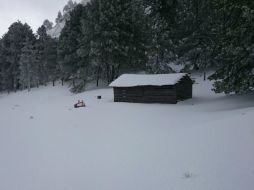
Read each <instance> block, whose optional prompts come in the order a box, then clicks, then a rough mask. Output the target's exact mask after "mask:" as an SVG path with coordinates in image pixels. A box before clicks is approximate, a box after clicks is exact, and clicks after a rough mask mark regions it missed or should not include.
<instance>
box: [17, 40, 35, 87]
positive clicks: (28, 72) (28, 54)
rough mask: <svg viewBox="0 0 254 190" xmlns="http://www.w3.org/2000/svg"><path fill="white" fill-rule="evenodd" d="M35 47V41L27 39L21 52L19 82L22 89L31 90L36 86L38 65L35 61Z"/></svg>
mask: <svg viewBox="0 0 254 190" xmlns="http://www.w3.org/2000/svg"><path fill="white" fill-rule="evenodd" d="M34 55H35V46H34V41H31V40H30V39H29V38H26V41H25V42H24V47H23V48H22V50H21V56H20V60H19V70H20V72H19V82H20V85H21V89H26V88H27V89H28V91H30V90H31V87H33V86H34V82H35V80H34V78H35V77H36V74H37V73H35V70H34V65H35V64H36V60H35V56H34Z"/></svg>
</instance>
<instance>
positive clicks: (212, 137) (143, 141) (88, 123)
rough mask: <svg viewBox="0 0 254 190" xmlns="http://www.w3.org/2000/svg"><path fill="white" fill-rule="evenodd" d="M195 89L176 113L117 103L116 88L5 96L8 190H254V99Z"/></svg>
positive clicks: (2, 131)
mask: <svg viewBox="0 0 254 190" xmlns="http://www.w3.org/2000/svg"><path fill="white" fill-rule="evenodd" d="M197 83H198V84H195V86H194V98H193V99H191V100H188V101H185V102H180V103H179V104H177V105H160V104H131V103H114V102H113V92H112V89H110V88H109V89H100V90H92V91H87V92H85V93H83V94H79V95H72V94H71V93H70V92H69V91H68V90H67V88H65V87H61V86H57V87H55V88H53V87H42V88H40V89H33V90H32V92H30V93H28V92H26V91H24V92H18V93H16V94H15V93H13V94H10V95H6V94H2V95H0V123H1V125H0V153H1V156H0V189H3V190H35V189H36V190H45V189H47V190H84V189H89V190H155V189H158V190H168V189H173V190H243V189H244V190H252V189H254V148H253V147H254V125H253V123H254V118H253V115H254V101H253V98H254V97H253V96H251V95H249V96H224V95H222V94H219V95H215V94H213V93H212V92H211V91H210V90H209V88H210V87H211V85H210V83H209V82H203V81H201V80H200V79H198V80H197ZM97 95H102V100H97V99H96V96H97ZM78 99H83V100H85V102H86V104H87V108H82V109H74V108H73V104H74V103H75V102H77V100H78Z"/></svg>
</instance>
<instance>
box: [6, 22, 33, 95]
mask: <svg viewBox="0 0 254 190" xmlns="http://www.w3.org/2000/svg"><path fill="white" fill-rule="evenodd" d="M34 38H35V37H34V34H33V32H32V30H31V28H30V27H29V26H28V25H27V24H22V23H21V22H15V23H13V24H12V25H11V26H10V28H9V31H8V32H7V33H6V34H5V35H4V37H3V39H2V51H3V52H4V57H3V58H2V59H3V60H4V65H3V67H4V70H5V71H4V74H3V76H2V77H3V81H4V83H5V85H4V86H5V87H4V88H5V89H6V90H8V91H9V90H15V91H16V90H17V89H19V88H20V83H19V74H20V73H19V72H20V71H19V61H20V56H21V51H22V48H23V47H24V43H25V41H26V40H27V39H29V40H33V39H34Z"/></svg>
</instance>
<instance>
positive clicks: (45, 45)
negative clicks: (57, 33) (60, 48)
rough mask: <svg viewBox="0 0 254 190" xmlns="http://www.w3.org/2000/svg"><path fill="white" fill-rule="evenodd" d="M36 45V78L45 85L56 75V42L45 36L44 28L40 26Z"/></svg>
mask: <svg viewBox="0 0 254 190" xmlns="http://www.w3.org/2000/svg"><path fill="white" fill-rule="evenodd" d="M37 35H38V40H37V43H36V49H37V61H38V76H39V81H40V83H41V84H44V85H46V84H47V82H48V81H49V80H51V81H52V82H53V85H54V81H55V80H56V79H57V78H58V75H57V71H56V70H57V68H58V65H57V42H56V40H55V39H52V38H51V37H50V36H48V35H47V32H46V28H45V26H41V27H40V28H39V29H38V31H37Z"/></svg>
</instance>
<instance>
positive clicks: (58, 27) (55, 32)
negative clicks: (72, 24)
mask: <svg viewBox="0 0 254 190" xmlns="http://www.w3.org/2000/svg"><path fill="white" fill-rule="evenodd" d="M89 1H90V0H81V1H80V2H79V3H80V4H82V5H86V4H87V2H89ZM74 2H75V1H74ZM75 6H76V4H73V2H72V1H71V2H70V1H69V2H68V3H67V5H66V6H65V7H64V9H63V16H62V18H59V20H60V21H59V22H57V23H56V24H55V25H54V26H53V28H52V29H50V30H48V31H47V34H48V35H49V36H51V37H52V38H59V37H60V35H61V32H62V30H63V28H64V26H65V23H66V19H68V16H66V15H67V14H69V12H70V11H72V10H73V8H74V7H75Z"/></svg>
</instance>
